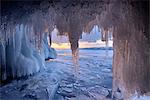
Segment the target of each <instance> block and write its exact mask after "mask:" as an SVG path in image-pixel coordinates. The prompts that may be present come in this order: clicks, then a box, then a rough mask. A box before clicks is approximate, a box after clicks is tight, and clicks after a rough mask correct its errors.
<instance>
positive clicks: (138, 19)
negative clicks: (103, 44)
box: [112, 1, 150, 99]
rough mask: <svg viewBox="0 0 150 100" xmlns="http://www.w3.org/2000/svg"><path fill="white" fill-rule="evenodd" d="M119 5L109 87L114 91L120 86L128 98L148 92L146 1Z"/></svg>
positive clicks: (149, 40)
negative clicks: (111, 77)
mask: <svg viewBox="0 0 150 100" xmlns="http://www.w3.org/2000/svg"><path fill="white" fill-rule="evenodd" d="M119 5H121V6H120V10H118V11H117V13H118V20H119V21H118V22H117V24H116V25H115V27H114V32H113V37H114V40H113V41H114V59H113V88H114V91H117V88H119V89H121V91H122V92H123V94H124V97H125V98H128V99H129V97H130V96H131V94H134V93H135V92H137V93H138V94H144V93H147V92H150V78H149V77H150V45H149V43H150V33H149V17H150V16H149V2H148V1H133V2H128V3H122V4H119ZM113 9H114V7H112V10H113ZM117 9H119V8H117Z"/></svg>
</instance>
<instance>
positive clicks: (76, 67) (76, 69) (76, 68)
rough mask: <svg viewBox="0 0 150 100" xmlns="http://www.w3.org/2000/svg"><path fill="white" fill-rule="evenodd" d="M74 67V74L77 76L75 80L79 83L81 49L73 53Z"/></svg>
mask: <svg viewBox="0 0 150 100" xmlns="http://www.w3.org/2000/svg"><path fill="white" fill-rule="evenodd" d="M72 56H73V65H74V74H75V79H76V82H78V77H79V73H80V72H79V71H80V68H79V48H77V49H76V50H75V51H74V52H73V55H72Z"/></svg>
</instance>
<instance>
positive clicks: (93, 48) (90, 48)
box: [54, 47, 113, 50]
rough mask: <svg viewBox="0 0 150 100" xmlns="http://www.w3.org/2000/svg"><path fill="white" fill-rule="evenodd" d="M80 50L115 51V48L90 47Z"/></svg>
mask: <svg viewBox="0 0 150 100" xmlns="http://www.w3.org/2000/svg"><path fill="white" fill-rule="evenodd" d="M54 49H56V50H71V49H69V48H66V49H58V48H54ZM79 50H113V47H89V48H79Z"/></svg>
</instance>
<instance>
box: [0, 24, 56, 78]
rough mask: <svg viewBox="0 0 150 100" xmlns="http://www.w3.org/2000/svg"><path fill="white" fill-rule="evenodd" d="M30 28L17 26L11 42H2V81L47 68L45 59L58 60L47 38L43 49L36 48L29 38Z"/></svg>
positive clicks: (0, 60) (0, 48) (11, 35)
mask: <svg viewBox="0 0 150 100" xmlns="http://www.w3.org/2000/svg"><path fill="white" fill-rule="evenodd" d="M28 28H29V27H27V25H23V24H21V25H16V26H15V27H13V30H12V31H11V32H12V34H10V36H9V40H8V41H7V42H2V41H0V51H1V52H0V69H2V70H1V72H2V76H1V77H2V79H1V80H6V79H10V78H11V79H12V78H17V77H22V76H27V75H32V74H33V73H36V72H38V71H40V70H41V69H44V68H45V59H49V58H53V59H54V58H56V55H57V54H56V51H55V50H54V49H53V48H51V47H49V45H48V42H47V37H43V42H42V48H39V49H37V48H36V47H35V45H34V44H33V43H32V42H31V41H30V39H29V36H27V34H30V33H28V30H29V29H28ZM39 51H40V52H39Z"/></svg>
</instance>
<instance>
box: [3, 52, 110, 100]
mask: <svg viewBox="0 0 150 100" xmlns="http://www.w3.org/2000/svg"><path fill="white" fill-rule="evenodd" d="M57 53H58V57H57V59H54V60H49V61H46V69H45V70H43V71H41V72H40V73H36V74H35V75H33V76H30V77H28V78H26V79H25V78H23V79H19V80H13V81H12V82H11V83H8V84H6V85H4V86H2V87H0V93H1V94H0V98H1V100H110V98H111V90H112V56H113V50H108V51H107V53H106V51H105V50H102V49H95V50H94V49H82V50H80V58H79V65H80V70H79V75H78V78H76V77H75V76H74V65H73V63H72V57H71V51H70V50H57ZM106 54H107V56H106Z"/></svg>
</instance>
